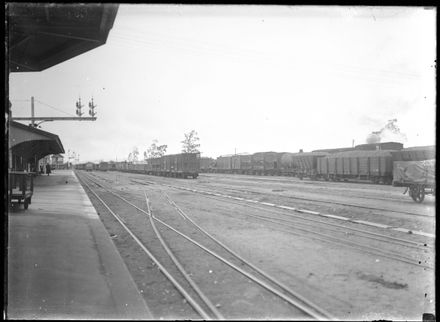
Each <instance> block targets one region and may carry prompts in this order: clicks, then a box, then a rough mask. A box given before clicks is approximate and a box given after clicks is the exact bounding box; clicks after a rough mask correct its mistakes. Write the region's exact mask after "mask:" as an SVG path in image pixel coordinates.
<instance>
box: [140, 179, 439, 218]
mask: <svg viewBox="0 0 440 322" xmlns="http://www.w3.org/2000/svg"><path fill="white" fill-rule="evenodd" d="M131 179H134V178H131ZM136 179H139V178H138V177H136ZM136 181H137V182H138V183H140V182H141V181H139V180H136ZM142 181H144V182H150V183H151V182H152V181H147V180H142ZM154 183H158V182H157V181H156V182H154ZM161 183H162V184H163V182H161ZM198 187H199V188H200V187H203V188H204V189H210V192H212V193H221V192H220V191H216V190H212V187H211V186H209V185H206V184H199V185H198ZM227 189H228V190H231V191H237V192H239V193H242V192H243V191H242V190H240V189H234V188H227ZM276 196H277V197H283V196H280V195H279V194H277V195H276ZM286 198H289V199H295V200H301V201H310V202H317V203H321V204H334V205H339V206H345V207H354V208H359V209H367V210H373V211H382V212H390V213H396V214H402V215H405V216H416V217H425V218H433V217H434V216H435V215H426V214H420V213H415V212H411V211H404V210H393V209H386V208H380V207H374V206H364V205H358V204H354V203H347V202H339V201H333V200H324V199H316V198H306V197H299V196H291V195H289V196H286ZM356 198H357V196H356ZM360 198H364V199H372V200H374V199H375V198H370V197H362V196H361V197H360ZM378 199H381V198H378ZM382 199H384V198H382ZM387 200H388V199H387ZM399 201H401V200H399ZM411 204H413V202H411Z"/></svg>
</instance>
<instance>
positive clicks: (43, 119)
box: [11, 96, 97, 127]
mask: <svg viewBox="0 0 440 322" xmlns="http://www.w3.org/2000/svg"><path fill="white" fill-rule="evenodd" d="M83 106H84V105H82V104H81V97H80V98H79V99H78V101H77V102H76V115H78V116H77V117H75V116H71V117H70V116H69V117H65V116H62V117H53V116H38V117H36V116H35V106H34V97H33V96H32V97H31V117H27V116H26V117H12V118H11V119H12V120H13V121H31V124H30V125H31V126H32V127H37V126H38V125H40V124H41V123H43V122H51V121H96V116H95V115H96V112H95V107H96V106H97V105H95V104H94V103H93V98H92V101H91V102H90V103H89V115H90V117H82V115H83V114H84V113H83V112H81V108H82V107H83ZM35 121H41V122H40V123H38V124H36V123H35Z"/></svg>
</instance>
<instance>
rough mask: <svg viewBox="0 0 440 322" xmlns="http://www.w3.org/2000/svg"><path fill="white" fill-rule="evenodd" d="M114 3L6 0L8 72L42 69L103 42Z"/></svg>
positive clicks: (113, 10)
mask: <svg viewBox="0 0 440 322" xmlns="http://www.w3.org/2000/svg"><path fill="white" fill-rule="evenodd" d="M118 6H119V5H118V4H111V3H104V4H99V3H96V4H91V3H89V4H84V3H83V4H77V3H76V4H71V3H58V4H57V3H30V2H28V3H19V2H15V3H9V4H7V6H6V10H7V12H6V19H7V21H6V28H7V30H6V40H7V41H8V47H7V55H8V58H9V59H8V63H9V71H10V72H33V71H42V70H44V69H47V68H49V67H52V66H54V65H57V64H59V63H61V62H64V61H66V60H68V59H71V58H73V57H75V56H78V55H80V54H82V53H84V52H87V51H89V50H91V49H94V48H96V47H99V46H101V45H103V44H105V42H106V41H107V37H108V34H109V31H110V29H111V28H112V27H113V22H114V20H115V17H116V13H117V11H118Z"/></svg>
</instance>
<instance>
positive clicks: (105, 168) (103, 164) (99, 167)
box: [97, 161, 108, 171]
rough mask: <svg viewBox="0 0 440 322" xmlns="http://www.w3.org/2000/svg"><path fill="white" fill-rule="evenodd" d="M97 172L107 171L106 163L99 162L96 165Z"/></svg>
mask: <svg viewBox="0 0 440 322" xmlns="http://www.w3.org/2000/svg"><path fill="white" fill-rule="evenodd" d="M97 170H99V171H108V162H104V161H102V162H100V163H99V164H98V165H97Z"/></svg>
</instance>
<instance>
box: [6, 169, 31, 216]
mask: <svg viewBox="0 0 440 322" xmlns="http://www.w3.org/2000/svg"><path fill="white" fill-rule="evenodd" d="M34 175H35V173H33V172H24V171H10V172H9V182H8V186H9V187H8V188H9V189H8V190H9V204H10V206H11V207H12V206H14V205H15V204H18V205H20V204H21V203H23V206H24V209H28V207H29V205H30V204H31V201H32V194H33V193H34Z"/></svg>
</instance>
